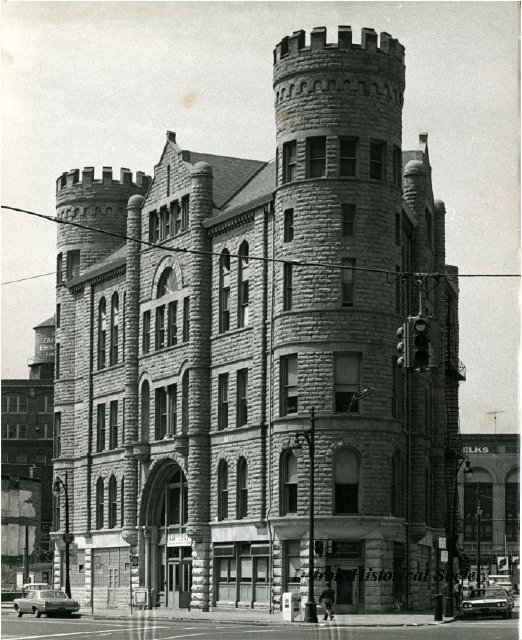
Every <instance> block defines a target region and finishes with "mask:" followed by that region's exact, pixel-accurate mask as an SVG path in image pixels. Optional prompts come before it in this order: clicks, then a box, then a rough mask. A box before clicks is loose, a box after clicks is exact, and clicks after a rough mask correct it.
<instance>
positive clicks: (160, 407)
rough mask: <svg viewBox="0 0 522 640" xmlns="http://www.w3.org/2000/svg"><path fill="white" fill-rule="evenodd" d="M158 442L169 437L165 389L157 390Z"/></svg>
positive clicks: (156, 436)
mask: <svg viewBox="0 0 522 640" xmlns="http://www.w3.org/2000/svg"><path fill="white" fill-rule="evenodd" d="M155 416H156V435H155V439H156V440H162V439H163V438H164V437H165V436H166V435H167V391H166V389H165V387H159V388H158V389H156V406H155Z"/></svg>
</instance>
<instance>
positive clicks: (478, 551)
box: [477, 483, 482, 589]
mask: <svg viewBox="0 0 522 640" xmlns="http://www.w3.org/2000/svg"><path fill="white" fill-rule="evenodd" d="M479 490H480V483H477V589H480V517H481V516H482V509H481V508H480V495H479Z"/></svg>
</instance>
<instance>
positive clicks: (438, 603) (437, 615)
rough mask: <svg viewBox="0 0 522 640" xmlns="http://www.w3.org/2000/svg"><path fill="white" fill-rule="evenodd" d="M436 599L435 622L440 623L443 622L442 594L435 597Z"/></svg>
mask: <svg viewBox="0 0 522 640" xmlns="http://www.w3.org/2000/svg"><path fill="white" fill-rule="evenodd" d="M433 597H434V599H435V611H434V620H436V621H437V622H440V621H441V620H442V593H437V594H436V595H435V596H433Z"/></svg>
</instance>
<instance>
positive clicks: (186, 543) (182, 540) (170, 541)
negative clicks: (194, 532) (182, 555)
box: [167, 533, 192, 547]
mask: <svg viewBox="0 0 522 640" xmlns="http://www.w3.org/2000/svg"><path fill="white" fill-rule="evenodd" d="M191 546H192V539H191V538H190V537H189V536H188V535H187V534H186V533H167V547H191Z"/></svg>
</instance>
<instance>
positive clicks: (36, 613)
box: [33, 607, 42, 618]
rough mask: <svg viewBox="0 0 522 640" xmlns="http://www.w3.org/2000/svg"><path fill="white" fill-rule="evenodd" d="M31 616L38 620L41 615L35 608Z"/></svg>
mask: <svg viewBox="0 0 522 640" xmlns="http://www.w3.org/2000/svg"><path fill="white" fill-rule="evenodd" d="M33 615H34V617H35V618H39V617H40V616H41V615H42V613H41V611H40V609H38V607H35V608H34V609H33Z"/></svg>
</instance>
